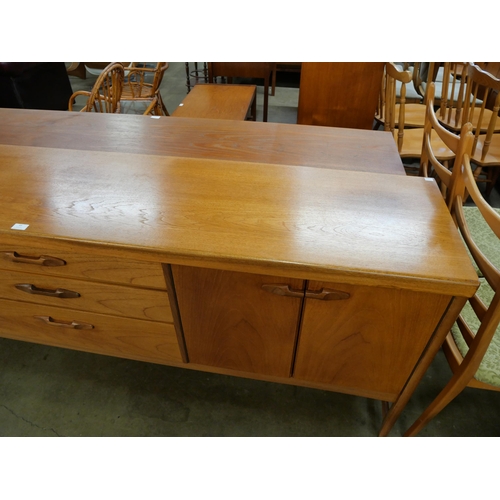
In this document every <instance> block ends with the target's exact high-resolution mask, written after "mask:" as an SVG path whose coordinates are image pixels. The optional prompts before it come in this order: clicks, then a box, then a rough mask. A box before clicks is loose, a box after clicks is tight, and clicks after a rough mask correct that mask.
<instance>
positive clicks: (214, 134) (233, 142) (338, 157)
mask: <svg viewBox="0 0 500 500" xmlns="http://www.w3.org/2000/svg"><path fill="white" fill-rule="evenodd" d="M0 144H17V145H23V146H41V147H51V148H63V149H83V150H89V151H109V152H114V151H119V152H122V153H141V154H152V155H160V156H183V157H192V158H207V159H214V160H235V161H243V162H254V163H272V164H279V165H299V166H308V167H319V168H328V169H332V168H333V169H336V170H358V171H363V172H379V173H388V174H396V175H405V171H404V167H403V164H402V162H401V158H400V156H399V154H398V150H397V147H396V145H395V143H394V139H393V138H392V135H391V134H390V133H389V132H380V131H373V130H356V129H339V128H333V127H332V128H330V127H310V126H303V125H295V124H285V123H261V122H247V121H234V120H208V119H195V118H175V117H160V118H151V117H149V116H138V115H112V114H106V113H103V114H96V113H71V112H69V111H68V112H63V111H57V112H56V111H38V110H15V109H6V108H4V109H0Z"/></svg>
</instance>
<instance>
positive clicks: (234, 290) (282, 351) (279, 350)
mask: <svg viewBox="0 0 500 500" xmlns="http://www.w3.org/2000/svg"><path fill="white" fill-rule="evenodd" d="M172 272H173V277H174V282H175V289H176V294H177V300H178V304H179V309H180V313H181V320H182V328H183V332H184V337H185V339H186V346H187V352H188V356H189V361H190V362H193V363H197V364H202V365H209V366H216V367H219V368H228V369H233V370H240V371H245V372H254V373H260V374H265V375H273V376H281V377H288V376H290V373H291V370H292V360H293V354H294V350H295V344H296V338H297V331H298V324H299V313H300V310H301V304H302V298H292V297H283V296H279V295H274V294H271V293H269V292H266V291H264V290H263V289H262V285H263V284H267V283H287V284H288V285H290V286H291V287H292V288H293V289H297V290H303V289H304V281H303V280H293V279H288V280H283V279H279V280H277V279H276V278H275V277H273V276H264V275H257V274H247V273H235V272H228V271H219V270H215V269H200V268H195V267H188V266H172Z"/></svg>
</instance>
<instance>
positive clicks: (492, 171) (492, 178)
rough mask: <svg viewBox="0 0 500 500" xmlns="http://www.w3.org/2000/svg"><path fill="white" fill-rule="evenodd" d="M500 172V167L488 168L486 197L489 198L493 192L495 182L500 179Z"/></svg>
mask: <svg viewBox="0 0 500 500" xmlns="http://www.w3.org/2000/svg"><path fill="white" fill-rule="evenodd" d="M499 173H500V169H499V167H489V168H488V175H487V181H486V182H487V186H486V192H485V195H486V198H489V197H490V195H491V192H492V191H493V188H494V187H495V184H496V182H497V180H498V174H499Z"/></svg>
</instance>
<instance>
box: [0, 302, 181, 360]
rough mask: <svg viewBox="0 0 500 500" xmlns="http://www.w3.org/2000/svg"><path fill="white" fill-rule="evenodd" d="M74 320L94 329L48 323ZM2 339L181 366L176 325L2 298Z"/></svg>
mask: <svg viewBox="0 0 500 500" xmlns="http://www.w3.org/2000/svg"><path fill="white" fill-rule="evenodd" d="M37 316H43V317H50V318H52V319H53V321H54V322H55V323H58V322H67V323H71V322H73V321H76V322H83V323H86V324H90V325H92V326H93V328H92V329H83V330H79V329H74V328H69V327H63V326H57V325H55V324H47V323H45V322H44V321H43V320H41V319H39V318H37ZM0 324H1V325H2V337H6V338H11V339H19V340H24V341H28V342H35V343H39V344H46V345H52V346H57V347H66V348H68V349H76V350H79V351H87V352H94V353H97V354H107V355H108V356H118V357H123V358H130V359H138V360H142V361H150V362H153V363H165V364H171V363H181V362H182V359H181V355H180V351H179V346H178V343H177V337H176V334H175V330H174V325H172V324H169V323H159V322H155V321H142V320H138V319H130V318H118V317H116V316H110V315H107V314H96V313H89V312H84V311H74V310H72V309H64V308H62V307H53V306H47V305H40V304H28V303H25V302H15V301H13V300H2V299H0Z"/></svg>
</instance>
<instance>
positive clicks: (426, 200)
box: [0, 146, 477, 295]
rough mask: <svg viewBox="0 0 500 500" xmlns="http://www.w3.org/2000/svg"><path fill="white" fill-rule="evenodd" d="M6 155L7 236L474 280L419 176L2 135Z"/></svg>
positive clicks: (310, 275) (455, 283) (307, 269)
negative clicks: (22, 143)
mask: <svg viewBox="0 0 500 500" xmlns="http://www.w3.org/2000/svg"><path fill="white" fill-rule="evenodd" d="M0 157H1V158H2V169H0V196H1V199H2V202H3V205H4V207H6V208H5V209H4V210H3V211H2V212H1V213H0V232H3V233H4V234H5V237H8V236H9V235H12V234H14V233H15V237H17V238H22V237H23V236H25V237H27V238H29V241H32V240H33V239H36V237H40V238H42V239H43V238H48V239H50V240H51V241H52V239H54V238H55V239H64V240H69V241H70V242H71V243H72V244H73V245H75V246H78V243H79V242H82V243H89V244H90V243H91V244H92V246H93V247H94V251H95V252H96V253H97V254H99V253H100V252H101V251H102V252H106V251H108V250H109V249H113V248H114V249H117V250H122V251H125V250H127V251H128V252H129V254H128V256H129V257H131V258H132V257H133V253H132V254H131V253H130V252H133V251H134V250H135V251H137V252H138V254H137V255H138V256H139V254H140V252H141V251H147V252H148V259H152V258H153V257H152V256H153V255H155V257H154V258H158V259H161V260H160V262H161V261H162V262H169V263H174V264H175V263H177V264H189V265H195V266H202V267H219V268H221V269H227V270H231V269H232V270H239V271H251V272H255V273H260V274H270V275H278V276H284V275H285V276H289V277H296V278H306V279H320V280H323V281H339V280H340V281H345V282H350V283H353V284H372V285H373V284H375V285H376V284H380V285H384V284H385V285H384V286H397V287H403V288H410V289H416V290H427V291H432V292H435V293H444V294H455V293H457V294H463V295H468V294H472V292H473V290H474V289H475V287H476V286H477V276H476V274H475V272H474V270H473V268H472V266H471V264H470V260H469V257H468V255H467V253H466V252H465V249H464V246H463V243H462V241H461V240H460V237H459V236H458V233H457V231H456V228H455V226H454V224H453V221H452V219H451V217H450V215H449V213H448V211H447V209H446V206H445V204H444V201H443V199H442V196H441V195H440V193H439V190H438V188H437V186H436V185H435V183H434V182H433V181H428V180H426V179H424V178H410V177H403V176H392V175H381V174H367V173H361V172H349V171H335V170H325V169H310V168H305V167H292V166H280V165H265V164H249V163H239V162H227V161H214V160H201V159H193V158H175V157H168V158H164V157H158V156H152V155H149V156H146V155H130V154H120V153H102V152H94V151H72V150H62V149H50V148H32V147H17V146H0ZM15 223H23V224H29V227H28V229H27V230H26V231H14V230H12V229H10V228H11V227H12V226H13V224H15ZM2 238H3V237H2ZM2 241H5V240H2ZM26 241H28V240H26ZM2 245H3V243H2ZM430 256H432V258H431V257H430ZM333 277H335V279H333Z"/></svg>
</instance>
